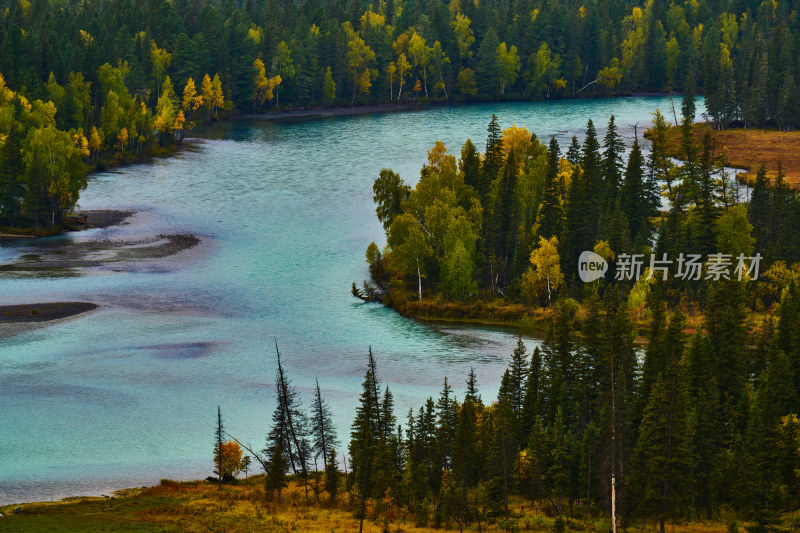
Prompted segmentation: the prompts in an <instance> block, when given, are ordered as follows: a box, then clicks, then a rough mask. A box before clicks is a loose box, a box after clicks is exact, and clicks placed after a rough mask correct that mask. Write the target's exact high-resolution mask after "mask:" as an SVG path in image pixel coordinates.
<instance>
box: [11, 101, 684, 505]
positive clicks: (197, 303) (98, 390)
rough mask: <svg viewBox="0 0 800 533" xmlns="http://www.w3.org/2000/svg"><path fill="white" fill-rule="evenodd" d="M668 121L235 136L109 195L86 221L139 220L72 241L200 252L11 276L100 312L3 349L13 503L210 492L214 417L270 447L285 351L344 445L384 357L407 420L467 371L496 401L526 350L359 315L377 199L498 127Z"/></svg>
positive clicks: (407, 118) (597, 108)
mask: <svg viewBox="0 0 800 533" xmlns="http://www.w3.org/2000/svg"><path fill="white" fill-rule="evenodd" d="M657 107H660V108H661V109H662V110H664V111H666V112H669V111H668V110H669V109H670V107H669V100H668V99H666V98H619V99H613V100H612V99H608V100H586V101H564V102H554V103H530V104H526V103H514V104H485V105H484V104H481V105H472V106H461V107H450V108H435V109H431V110H427V111H423V112H402V113H390V114H379V115H368V116H353V117H340V118H331V119H323V120H317V121H293V122H280V123H278V122H275V123H273V122H255V121H243V122H226V123H224V124H220V125H218V126H216V127H214V128H211V129H208V130H205V131H204V132H203V136H204V140H202V141H199V142H198V143H197V144H196V145H195V146H194V147H193V148H192V149H190V150H186V151H183V152H182V153H180V154H178V155H177V156H175V157H171V158H168V159H163V160H158V161H155V162H153V163H151V164H144V165H136V166H131V167H127V168H124V169H121V170H119V171H115V172H107V173H102V174H99V175H96V176H94V177H93V178H92V179H91V182H90V184H89V187H88V189H87V190H86V191H85V193H84V194H83V196H82V198H81V207H82V208H84V209H96V208H111V209H129V210H134V211H137V213H138V214H137V215H136V216H135V217H134V218H133V219H132V220H131V223H130V224H128V225H125V226H121V227H118V228H112V229H108V230H92V232H86V233H84V234H80V235H77V236H69V237H60V238H61V239H68V240H75V241H80V240H85V239H91V238H108V239H111V240H114V239H127V238H137V237H141V236H152V235H156V234H159V233H191V234H195V235H198V236H199V237H201V239H202V244H201V245H200V246H198V247H196V248H195V249H193V250H190V251H187V252H184V253H181V254H179V255H177V256H174V257H171V258H167V259H163V260H158V261H152V262H147V263H142V264H137V265H134V266H132V267H131V266H128V267H126V268H124V269H123V270H124V272H119V271H116V270H115V268H116V267H109V268H106V269H93V270H90V271H87V272H85V273H84V274H83V275H81V276H76V277H53V276H50V277H45V276H41V275H37V276H29V277H19V276H15V277H9V276H8V275H0V303H23V302H36V301H63V300H80V301H91V302H95V303H98V304H100V306H101V307H100V309H99V310H98V311H95V312H93V313H90V314H88V315H84V316H81V317H78V318H75V319H71V320H66V321H61V322H59V323H55V324H53V325H50V326H47V327H43V328H26V329H22V328H20V327H15V328H16V329H14V330H13V331H10V330H9V329H8V328H6V329H5V330H1V331H0V428H2V429H0V503H10V502H19V501H30V500H42V499H49V498H58V497H63V496H66V495H75V494H98V493H103V492H107V491H110V490H112V489H115V488H120V487H125V486H134V485H141V484H152V483H157V482H158V480H159V479H160V478H164V477H169V478H180V479H194V478H200V477H205V476H207V475H210V474H211V471H212V461H211V455H212V449H213V432H214V424H215V421H216V418H215V417H216V408H217V405H219V406H220V407H221V408H222V414H223V418H224V420H225V424H226V429H227V430H228V431H229V432H230V433H232V434H234V435H236V436H238V437H239V438H240V439H241V440H244V441H246V442H250V443H251V444H253V446H256V447H258V448H261V447H262V446H263V443H264V435H265V434H266V431H267V428H268V424H269V418H270V415H271V412H272V410H273V407H274V380H273V377H274V376H273V374H274V369H275V364H274V362H275V358H274V344H273V343H274V341H273V337H277V339H278V342H279V343H280V345H281V351H282V353H283V356H284V360H285V362H286V367H287V370H288V372H289V374H290V376H291V377H292V379H293V380H294V383H295V384H296V386H297V388H298V390H299V391H300V392H301V394H302V395H303V399H304V401H305V404H306V405H308V404H310V401H311V388H312V387H313V385H314V380H315V379H316V378H319V381H320V384H321V386H322V389H323V393H324V395H325V397H326V398H327V400H328V402H329V403H330V404H331V406H332V408H333V410H334V412H335V417H336V421H337V424H338V427H339V433H340V437H341V438H342V440H343V441H346V439H347V431H348V428H349V422H350V419H351V416H352V414H353V412H354V408H355V405H356V401H357V396H358V392H359V388H360V383H361V379H362V377H363V373H364V364H365V360H366V354H367V349H368V346H370V345H372V348H373V351H374V352H375V354H376V357H377V360H378V370H379V373H380V377H381V379H382V380H383V381H384V382H386V383H389V384H390V386H391V388H392V391H393V392H394V395H395V400H396V405H397V412H396V414H397V415H398V417H399V418H400V419H401V420H404V418H405V413H406V412H407V411H408V409H409V407H411V406H418V405H419V404H420V403H421V402H423V401H424V399H425V398H427V397H428V396H429V395H436V394H438V391H439V389H440V388H441V382H442V379H443V377H444V376H448V377H449V378H450V381H451V383H454V384H455V385H456V387H457V390H458V392H459V393H462V392H463V387H462V385H463V381H464V377H465V376H466V374H467V372H468V370H469V368H470V366H474V367H475V368H476V372H477V375H478V379H479V383H480V385H481V388H482V392H483V394H484V397H485V398H490V397H492V396H494V395H495V394H496V392H497V387H498V384H499V379H500V375H501V373H502V371H503V369H504V366H505V362H506V361H507V359H508V358H509V354H510V353H511V350H512V348H513V344H514V342H515V335H516V333H515V332H513V331H509V330H501V329H494V330H493V329H486V328H467V327H454V326H450V327H444V328H442V327H430V326H428V325H424V324H419V323H417V322H414V321H411V320H407V319H404V318H402V317H400V316H399V315H397V314H396V313H394V312H393V311H391V310H389V309H384V308H383V307H381V306H380V305H376V304H364V303H361V302H359V301H357V300H355V299H354V298H352V297H351V295H350V283H351V282H352V281H353V280H362V279H364V278H365V277H366V276H367V269H366V264H365V262H364V250H365V248H366V245H367V244H368V243H369V242H370V241H373V240H374V241H377V242H378V243H379V244H382V243H383V240H384V237H383V230H382V227H381V226H380V224H379V223H378V222H377V220H376V218H375V212H374V206H373V202H372V182H373V180H374V179H375V177H376V176H377V175H378V173H379V171H380V170H381V168H383V167H391V168H393V169H394V170H395V171H398V172H399V173H400V174H401V175H402V176H403V177H404V178H406V179H407V180H409V181H411V182H416V180H417V178H418V176H419V168H420V166H421V165H422V163H423V162H424V160H425V157H426V150H427V149H429V148H430V147H431V146H432V145H433V143H434V141H436V140H443V141H444V142H445V143H446V145H447V146H448V148H449V149H450V150H451V151H453V152H456V153H458V151H460V147H461V145H462V144H463V142H464V140H465V139H466V138H467V137H471V138H472V139H473V141H474V142H475V144H476V145H477V146H478V147H482V146H483V145H484V143H485V138H486V125H487V123H488V122H489V119H490V118H491V115H492V113H496V114H497V116H498V118H499V120H500V122H501V124H502V126H503V127H508V126H510V125H511V124H512V123H517V125H524V126H526V127H527V128H528V129H530V130H531V131H535V132H536V134H537V135H539V136H540V137H542V138H544V137H549V136H550V135H556V137H557V138H558V140H559V142H560V143H561V145H562V148H564V149H566V146H567V144H568V142H569V139H570V137H571V136H572V135H573V134H578V135H579V137H582V130H583V129H584V128H585V125H586V121H587V120H588V119H589V118H592V119H593V120H594V122H595V124H596V125H597V126H598V133H599V134H600V135H601V136H602V135H603V134H604V126H605V124H606V123H607V121H608V119H609V117H610V116H611V114H612V113H613V114H615V115H616V117H617V123H618V124H619V125H620V126H621V130H622V133H623V134H624V135H625V136H626V137H627V138H628V140H629V141H630V140H632V136H633V126H634V124H638V126H639V132H640V133H641V131H642V130H643V128H644V126H645V125H646V124H647V123H648V122H649V120H650V113H651V112H652V111H654V110H655V109H656V108H657ZM46 245H47V242H46V241H40V242H39V243H36V246H46ZM22 246H23V245H20V244H18V243H17V244H9V243H5V244H2V245H0V262H5V261H9V260H11V259H13V258H14V257H16V256H18V255H20V254H22V253H26V252H29V251H30V250H29V249H26V248H23V247H22ZM25 246H28V247H30V246H31V245H30V243H28V244H26V245H25ZM117 270H118V269H117ZM537 343H538V341H536V340H533V339H529V340H528V341H527V344H528V346H529V347H531V348H532V347H533V346H534V345H536V344H537Z"/></svg>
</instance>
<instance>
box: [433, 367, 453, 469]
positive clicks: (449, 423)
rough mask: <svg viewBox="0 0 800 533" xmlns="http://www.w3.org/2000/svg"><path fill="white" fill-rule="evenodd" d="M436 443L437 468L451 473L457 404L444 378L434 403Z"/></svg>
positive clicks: (451, 389)
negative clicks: (437, 453) (437, 398)
mask: <svg viewBox="0 0 800 533" xmlns="http://www.w3.org/2000/svg"><path fill="white" fill-rule="evenodd" d="M436 421H437V424H436V442H437V445H438V447H439V466H440V468H441V470H442V471H443V472H448V473H449V472H451V471H452V468H453V453H454V452H453V449H454V446H455V441H454V436H455V432H456V425H457V424H458V402H457V401H456V398H455V395H454V394H453V387H451V386H450V384H449V383H447V377H445V378H444V384H443V385H442V392H441V394H440V395H439V401H438V402H437V403H436Z"/></svg>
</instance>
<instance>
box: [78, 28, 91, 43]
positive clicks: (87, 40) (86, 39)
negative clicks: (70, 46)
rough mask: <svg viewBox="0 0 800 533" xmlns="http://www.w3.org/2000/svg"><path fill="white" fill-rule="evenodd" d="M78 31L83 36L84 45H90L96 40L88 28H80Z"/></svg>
mask: <svg viewBox="0 0 800 533" xmlns="http://www.w3.org/2000/svg"><path fill="white" fill-rule="evenodd" d="M78 33H79V34H80V36H81V43H83V46H89V45H90V44H92V43H93V42H94V37H92V36H91V35H90V34H89V32H87V31H86V30H79V31H78Z"/></svg>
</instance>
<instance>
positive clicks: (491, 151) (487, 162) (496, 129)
mask: <svg viewBox="0 0 800 533" xmlns="http://www.w3.org/2000/svg"><path fill="white" fill-rule="evenodd" d="M487 130H488V132H489V136H488V137H487V138H486V152H485V153H484V157H483V165H481V171H482V173H483V176H482V179H483V185H482V187H486V189H485V190H483V189H478V194H480V195H481V201H483V199H484V198H487V195H488V192H489V187H491V184H492V183H493V182H494V180H496V179H497V177H498V174H499V173H500V169H501V168H502V167H503V138H502V133H501V131H500V124H499V123H498V121H497V115H492V120H491V122H489V127H488V128H487ZM487 199H488V198H487ZM487 207H488V206H487V205H486V204H484V209H486V208H487Z"/></svg>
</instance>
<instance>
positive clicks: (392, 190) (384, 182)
mask: <svg viewBox="0 0 800 533" xmlns="http://www.w3.org/2000/svg"><path fill="white" fill-rule="evenodd" d="M372 191H373V196H372V199H373V201H374V202H375V211H376V212H377V214H378V220H380V221H381V224H383V227H384V229H387V230H388V229H389V226H391V225H392V220H394V217H396V216H397V215H401V214H403V202H405V201H406V200H407V199H408V194H409V192H410V191H411V187H410V186H409V185H407V184H406V183H405V182H404V181H403V179H402V178H401V177H400V175H399V174H397V173H396V172H392V171H391V170H390V169H388V168H384V169H383V170H381V174H380V176H379V177H378V179H376V180H375V183H374V184H373V185H372Z"/></svg>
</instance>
